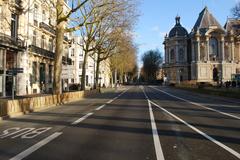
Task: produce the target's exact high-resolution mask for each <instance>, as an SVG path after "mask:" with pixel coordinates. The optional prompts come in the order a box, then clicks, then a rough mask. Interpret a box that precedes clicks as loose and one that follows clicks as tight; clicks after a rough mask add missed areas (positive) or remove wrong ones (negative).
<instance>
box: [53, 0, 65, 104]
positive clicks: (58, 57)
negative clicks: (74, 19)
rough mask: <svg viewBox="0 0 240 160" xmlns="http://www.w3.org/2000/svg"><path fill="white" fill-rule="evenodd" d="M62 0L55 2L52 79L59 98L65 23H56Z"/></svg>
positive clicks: (61, 9)
mask: <svg viewBox="0 0 240 160" xmlns="http://www.w3.org/2000/svg"><path fill="white" fill-rule="evenodd" d="M63 4H64V1H63V0H58V1H57V25H56V48H55V57H54V77H53V93H54V94H56V95H58V97H60V94H61V93H62V86H61V73H62V55H63V37H64V26H65V21H61V22H58V20H59V19H61V17H63V16H64V14H63ZM58 102H59V103H61V99H60V98H58Z"/></svg>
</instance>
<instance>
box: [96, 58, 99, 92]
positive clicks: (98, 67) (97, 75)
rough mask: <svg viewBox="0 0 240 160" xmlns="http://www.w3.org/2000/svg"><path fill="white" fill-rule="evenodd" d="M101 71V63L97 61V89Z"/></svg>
mask: <svg viewBox="0 0 240 160" xmlns="http://www.w3.org/2000/svg"><path fill="white" fill-rule="evenodd" d="M99 70H100V61H99V60H97V66H96V87H97V88H99V85H98V83H99V81H98V80H99Z"/></svg>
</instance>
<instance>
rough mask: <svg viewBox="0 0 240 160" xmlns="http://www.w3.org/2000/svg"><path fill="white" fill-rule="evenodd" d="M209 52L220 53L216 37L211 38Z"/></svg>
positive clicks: (212, 53)
mask: <svg viewBox="0 0 240 160" xmlns="http://www.w3.org/2000/svg"><path fill="white" fill-rule="evenodd" d="M209 52H210V53H209V54H210V55H218V41H217V39H216V38H211V39H210V41H209Z"/></svg>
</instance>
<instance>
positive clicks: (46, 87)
mask: <svg viewBox="0 0 240 160" xmlns="http://www.w3.org/2000/svg"><path fill="white" fill-rule="evenodd" d="M49 77H50V75H49V64H48V63H46V64H45V91H46V92H48V88H49V87H48V86H49Z"/></svg>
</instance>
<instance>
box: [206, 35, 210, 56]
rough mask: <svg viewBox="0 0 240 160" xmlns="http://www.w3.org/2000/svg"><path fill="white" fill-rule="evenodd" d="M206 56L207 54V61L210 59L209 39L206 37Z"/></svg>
mask: <svg viewBox="0 0 240 160" xmlns="http://www.w3.org/2000/svg"><path fill="white" fill-rule="evenodd" d="M206 50H207V51H206V54H207V61H209V60H210V57H209V37H208V36H206Z"/></svg>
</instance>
